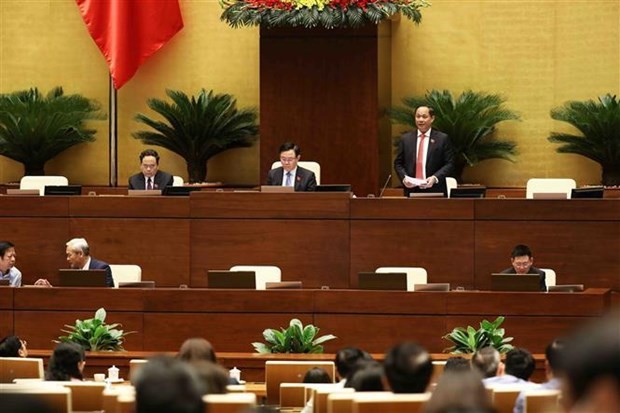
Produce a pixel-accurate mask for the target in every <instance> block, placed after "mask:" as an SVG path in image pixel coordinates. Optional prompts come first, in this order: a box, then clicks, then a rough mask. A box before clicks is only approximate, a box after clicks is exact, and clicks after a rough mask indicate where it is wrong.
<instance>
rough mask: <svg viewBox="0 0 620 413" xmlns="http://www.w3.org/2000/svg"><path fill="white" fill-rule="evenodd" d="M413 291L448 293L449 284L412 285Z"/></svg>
mask: <svg viewBox="0 0 620 413" xmlns="http://www.w3.org/2000/svg"><path fill="white" fill-rule="evenodd" d="M413 290H414V291H450V283H430V284H414V285H413Z"/></svg>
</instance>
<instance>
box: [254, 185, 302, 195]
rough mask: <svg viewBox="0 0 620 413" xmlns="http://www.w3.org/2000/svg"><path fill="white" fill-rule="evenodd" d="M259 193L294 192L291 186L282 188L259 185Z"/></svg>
mask: <svg viewBox="0 0 620 413" xmlns="http://www.w3.org/2000/svg"><path fill="white" fill-rule="evenodd" d="M260 191H261V192H276V193H284V192H288V193H290V192H295V188H294V187H292V186H282V185H261V187H260Z"/></svg>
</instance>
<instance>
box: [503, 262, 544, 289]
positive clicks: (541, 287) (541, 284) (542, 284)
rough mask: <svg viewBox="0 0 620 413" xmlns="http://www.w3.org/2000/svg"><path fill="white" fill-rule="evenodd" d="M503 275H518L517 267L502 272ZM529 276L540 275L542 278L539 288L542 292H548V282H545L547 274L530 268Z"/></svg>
mask: <svg viewBox="0 0 620 413" xmlns="http://www.w3.org/2000/svg"><path fill="white" fill-rule="evenodd" d="M502 274H517V271H516V270H515V267H510V268H506V269H505V270H504V271H502ZM528 274H538V276H539V277H540V282H539V284H538V288H539V289H540V291H547V282H546V281H545V278H546V277H547V274H545V272H544V271H543V270H541V269H540V268H536V267H534V266H532V267H530V270H529V271H528Z"/></svg>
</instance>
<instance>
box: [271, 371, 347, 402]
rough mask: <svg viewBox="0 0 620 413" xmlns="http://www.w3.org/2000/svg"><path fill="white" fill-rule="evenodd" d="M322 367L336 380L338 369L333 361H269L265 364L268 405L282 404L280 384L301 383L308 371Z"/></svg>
mask: <svg viewBox="0 0 620 413" xmlns="http://www.w3.org/2000/svg"><path fill="white" fill-rule="evenodd" d="M314 367H320V368H322V369H324V370H325V371H327V373H328V374H329V376H330V377H331V378H332V380H333V379H334V377H335V375H336V367H335V364H334V362H333V361H267V362H265V387H266V389H267V403H268V404H280V384H282V383H301V382H302V381H303V378H304V375H305V374H306V372H307V371H308V370H310V369H311V368H314Z"/></svg>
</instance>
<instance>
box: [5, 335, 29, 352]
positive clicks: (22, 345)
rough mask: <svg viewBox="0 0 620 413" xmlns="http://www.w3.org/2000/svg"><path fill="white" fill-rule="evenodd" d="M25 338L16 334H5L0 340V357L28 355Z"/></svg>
mask: <svg viewBox="0 0 620 413" xmlns="http://www.w3.org/2000/svg"><path fill="white" fill-rule="evenodd" d="M26 344H27V343H26V340H22V339H20V338H19V337H17V336H7V337H4V338H3V339H2V340H0V357H28V349H27V348H26Z"/></svg>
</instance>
